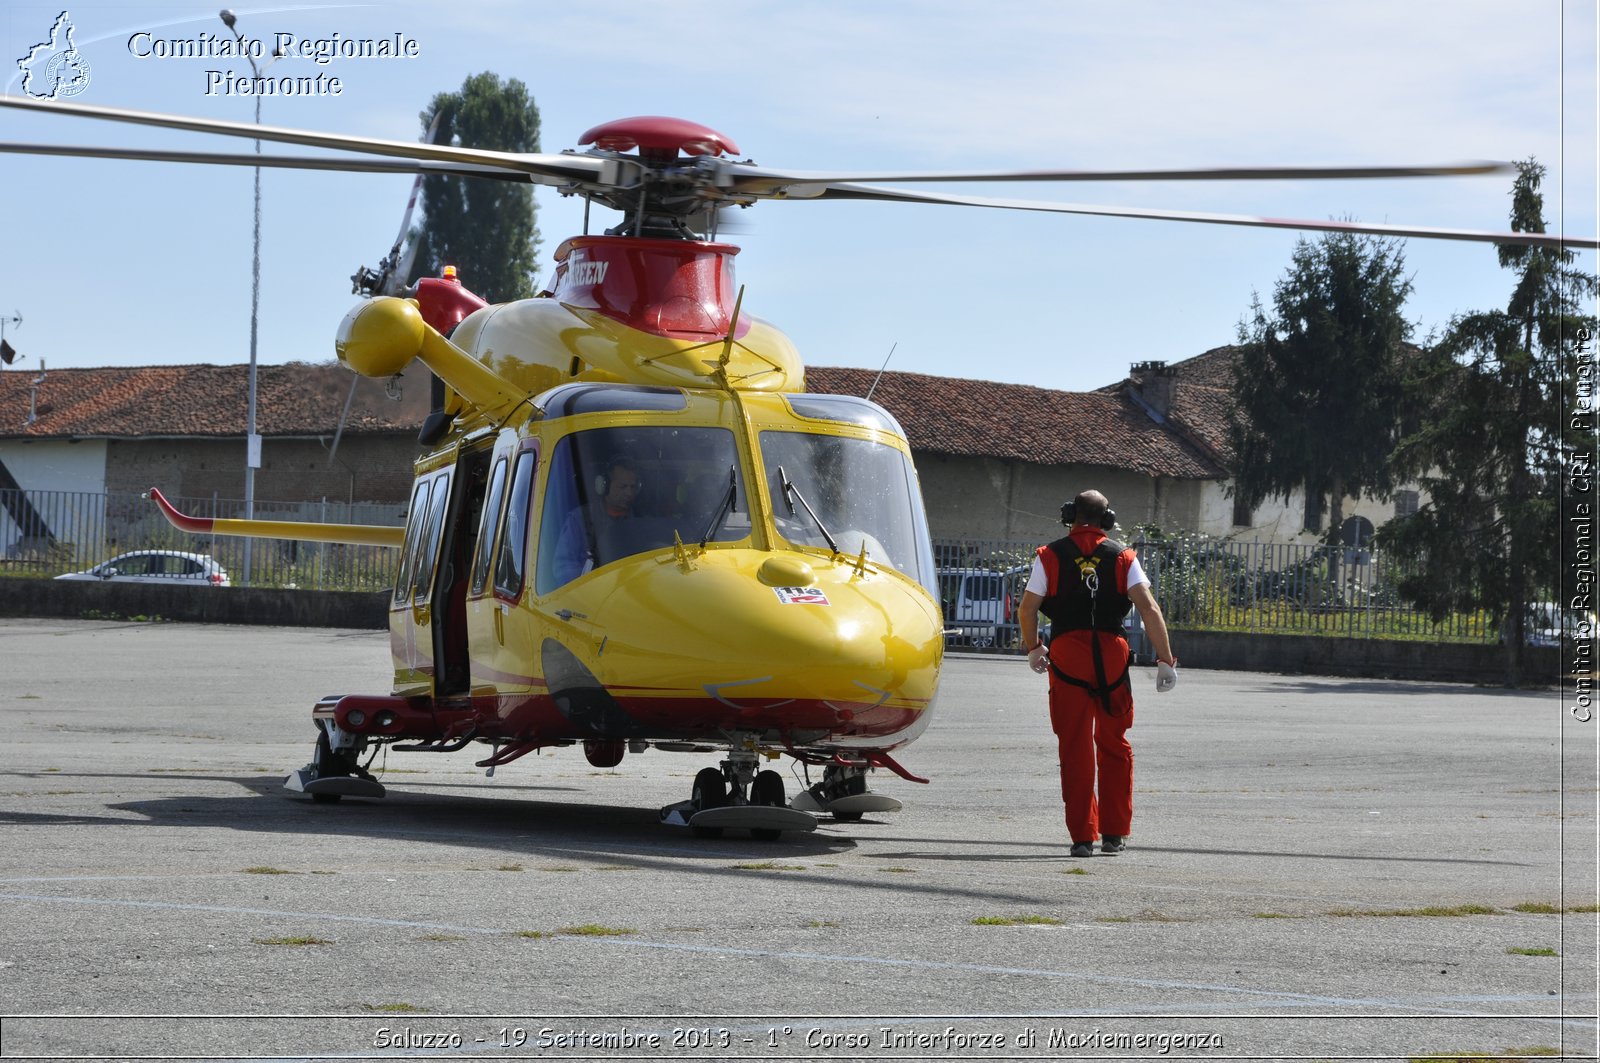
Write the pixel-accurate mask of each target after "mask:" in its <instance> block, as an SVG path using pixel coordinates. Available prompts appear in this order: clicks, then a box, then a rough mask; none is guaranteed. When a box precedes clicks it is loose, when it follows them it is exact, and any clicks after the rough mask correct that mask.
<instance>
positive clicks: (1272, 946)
mask: <svg viewBox="0 0 1600 1063" xmlns="http://www.w3.org/2000/svg"><path fill="white" fill-rule="evenodd" d="M388 669H389V653H388V642H387V636H386V635H385V634H384V633H379V632H364V631H341V630H331V629H280V628H254V627H229V626H210V625H190V624H161V623H133V622H128V623H119V622H106V621H73V620H0V676H3V677H4V683H3V694H0V706H3V713H4V716H3V719H4V722H5V741H4V743H3V744H0V1059H23V1058H50V1059H57V1058H66V1057H76V1058H117V1059H123V1058H133V1057H138V1056H152V1055H157V1056H159V1055H166V1056H187V1057H190V1058H206V1059H211V1058H216V1059H321V1058H333V1057H338V1058H369V1059H370V1058H411V1057H417V1058H427V1059H455V1058H462V1059H492V1058H698V1059H765V1058H780V1057H781V1058H817V1059H841V1058H848V1059H881V1058H911V1059H954V1058H962V1059H1014V1058H1015V1059H1021V1058H1034V1059H1037V1058H1047V1059H1067V1058H1087V1057H1100V1058H1109V1057H1116V1058H1169V1059H1170V1058H1230V1059H1241V1058H1282V1057H1299V1058H1311V1059H1386V1058H1401V1059H1404V1058H1409V1057H1412V1056H1420V1055H1426V1054H1450V1055H1480V1056H1482V1055H1494V1054H1504V1053H1507V1052H1508V1051H1511V1050H1518V1051H1521V1052H1531V1051H1546V1052H1547V1051H1550V1050H1555V1051H1560V1052H1564V1053H1565V1054H1567V1055H1574V1056H1582V1055H1588V1056H1593V1055H1595V1053H1596V1051H1597V1044H1596V1021H1595V1012H1596V1006H1597V998H1596V979H1597V967H1596V953H1597V934H1596V920H1597V916H1596V914H1595V913H1594V911H1593V909H1594V905H1595V902H1596V896H1595V883H1596V823H1597V818H1596V801H1597V792H1596V724H1594V723H1584V722H1579V721H1578V720H1577V719H1575V718H1574V717H1573V715H1572V714H1571V713H1570V712H1569V711H1568V709H1570V708H1571V705H1570V703H1569V704H1563V703H1562V700H1561V698H1560V696H1559V695H1558V694H1555V693H1552V692H1512V691H1505V690H1497V689H1480V688H1474V687H1471V686H1466V685H1453V684H1419V683H1403V682H1389V681H1381V680H1340V679H1326V678H1316V677H1295V676H1279V675H1267V674H1254V673H1238V672H1210V671H1202V670H1198V669H1188V670H1185V671H1184V672H1183V673H1182V676H1181V679H1180V682H1179V685H1178V687H1177V689H1176V690H1174V691H1172V692H1171V693H1169V694H1164V695H1157V694H1156V693H1155V691H1154V672H1153V670H1149V669H1135V675H1134V682H1135V693H1136V698H1137V708H1136V723H1135V725H1134V727H1133V729H1132V730H1131V731H1130V732H1129V736H1130V739H1131V740H1132V742H1133V745H1134V751H1135V787H1136V793H1135V815H1134V831H1133V835H1132V836H1131V838H1130V840H1129V848H1128V850H1127V852H1126V853H1125V854H1123V855H1121V856H1117V857H1104V856H1096V857H1094V858H1091V859H1087V860H1073V859H1070V858H1068V855H1067V847H1068V840H1067V838H1066V835H1065V831H1064V827H1063V823H1062V810H1061V801H1060V793H1059V786H1058V776H1057V768H1056V755H1055V745H1054V740H1053V737H1052V736H1051V734H1050V731H1049V722H1048V717H1047V714H1046V712H1045V694H1044V680H1043V678H1042V677H1039V676H1036V675H1034V674H1033V673H1032V672H1030V671H1028V669H1027V668H1026V666H1025V664H1024V663H1023V662H1022V661H1021V660H1020V659H1018V658H998V657H976V656H972V657H958V656H953V657H951V658H949V659H948V660H947V661H946V669H945V680H944V684H943V687H942V691H941V695H940V699H939V702H938V704H937V707H936V709H935V712H936V716H935V718H934V722H933V724H932V726H931V727H930V728H929V730H928V731H927V732H926V734H925V735H923V737H922V738H921V739H919V740H918V741H917V742H916V743H915V744H913V745H912V746H910V747H907V748H906V749H905V750H903V751H902V752H901V753H900V754H898V755H899V758H900V760H901V761H902V763H904V764H905V765H906V766H907V767H908V768H909V769H910V770H911V771H913V772H915V773H917V774H919V775H923V776H926V777H928V778H930V779H931V780H932V782H931V783H930V784H929V785H925V786H924V785H917V784H914V783H910V782H907V781H905V780H902V779H900V778H898V777H896V776H894V775H891V774H888V773H886V772H883V771H880V772H877V773H875V774H874V776H873V789H874V790H876V791H878V792H881V793H885V794H888V795H889V796H892V797H896V798H898V799H900V800H901V801H903V802H904V805H905V807H904V810H903V811H901V812H898V813H895V814H892V815H891V814H884V815H870V816H868V817H867V818H866V819H865V820H864V821H862V822H860V823H853V824H834V823H832V822H831V821H829V820H826V819H824V821H823V825H822V827H821V828H820V829H819V830H818V831H817V832H815V833H814V834H809V835H785V836H784V837H783V838H782V839H781V840H779V841H777V842H760V841H755V840H752V839H749V838H744V837H736V836H734V835H733V834H732V832H730V834H729V836H727V837H725V838H721V839H715V840H707V839H700V838H696V837H693V836H692V835H690V834H689V833H688V832H686V831H683V830H681V829H673V828H669V827H665V826H662V825H660V824H659V823H658V822H657V817H658V812H659V809H660V807H661V806H663V805H667V804H670V803H672V802H675V801H679V800H682V799H684V798H686V797H687V796H688V794H689V789H690V785H691V782H692V780H693V777H694V774H695V772H696V771H697V770H699V769H700V768H702V767H705V766H707V765H709V764H712V763H714V761H715V757H713V756H711V755H692V754H683V753H666V752H661V751H657V750H651V751H649V752H646V753H643V754H639V755H630V756H629V757H627V758H626V759H625V760H624V761H623V762H622V764H621V765H619V766H618V767H616V768H614V769H599V768H594V767H591V766H590V765H589V764H588V762H587V761H586V760H585V759H584V757H583V755H582V752H581V750H578V749H563V750H559V751H556V752H553V753H547V754H544V755H538V756H528V757H525V758H523V759H522V760H520V761H518V762H516V763H515V764H513V765H509V766H506V767H503V768H500V769H499V770H498V771H497V772H496V773H495V775H494V777H493V778H486V777H485V775H484V772H483V770H481V769H476V768H474V767H473V766H472V761H473V760H474V759H478V758H479V757H480V756H481V752H477V754H476V755H475V751H473V750H468V751H463V752H461V753H457V754H453V755H428V754H399V753H390V754H389V755H388V756H387V757H380V758H379V760H378V761H377V762H376V763H375V764H374V770H375V771H377V770H379V769H382V775H381V777H382V779H383V782H384V783H385V785H386V786H387V787H388V788H389V796H388V797H387V798H385V799H384V800H381V801H354V800H346V801H344V802H343V803H341V804H338V805H321V804H314V803H312V802H311V801H310V800H309V799H307V798H305V797H302V796H299V795H291V794H288V793H286V792H285V791H284V790H283V789H282V788H281V786H280V783H281V780H282V777H283V775H284V774H285V773H286V772H287V771H288V770H289V769H292V768H296V767H299V766H300V765H302V764H304V763H305V762H306V761H307V759H309V755H310V749H311V741H312V739H313V731H312V728H311V724H310V718H309V711H310V708H311V706H312V704H313V703H315V702H316V701H317V699H318V698H320V697H321V696H323V695H326V694H330V693H335V692H339V693H344V692H377V693H383V692H387V690H388V680H389V670H388ZM779 766H780V767H782V768H783V770H784V771H785V772H786V773H788V766H787V763H785V764H784V765H779ZM801 784H802V780H800V779H798V778H791V781H790V789H791V792H792V791H793V790H794V789H796V788H797V787H798V786H800V785H801ZM1584 907H1587V908H1588V909H1589V911H1578V910H1577V909H1580V908H1584Z"/></svg>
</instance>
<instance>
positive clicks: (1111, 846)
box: [1100, 834, 1128, 856]
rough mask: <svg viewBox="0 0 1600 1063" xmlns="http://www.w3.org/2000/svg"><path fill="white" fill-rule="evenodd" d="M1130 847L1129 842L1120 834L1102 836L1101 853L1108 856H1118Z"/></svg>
mask: <svg viewBox="0 0 1600 1063" xmlns="http://www.w3.org/2000/svg"><path fill="white" fill-rule="evenodd" d="M1127 847H1128V840H1127V839H1126V838H1124V837H1123V836H1122V835H1120V834H1102V835H1100V851H1101V852H1102V853H1104V854H1105V855H1106V856H1116V855H1117V854H1118V853H1120V852H1122V850H1124V849H1126V848H1127Z"/></svg>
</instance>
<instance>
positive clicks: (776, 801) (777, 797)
mask: <svg viewBox="0 0 1600 1063" xmlns="http://www.w3.org/2000/svg"><path fill="white" fill-rule="evenodd" d="M758 764H760V756H759V754H757V753H756V752H755V751H754V750H752V749H735V750H733V751H731V752H730V753H729V754H728V759H727V760H725V761H723V762H722V767H721V768H720V769H719V768H704V769H702V770H701V771H700V774H698V775H696V776H695V777H694V790H693V791H692V793H691V795H690V797H689V800H687V801H680V802H678V803H677V804H675V805H668V806H667V807H666V808H663V809H662V810H661V822H663V823H668V824H671V825H673V826H678V827H689V828H691V829H692V830H693V831H694V832H695V834H697V835H698V836H700V837H702V838H718V837H721V836H722V832H723V830H724V829H726V828H728V827H733V828H736V829H742V830H748V831H749V832H750V836H751V837H753V838H759V839H761V840H763V841H775V840H777V838H778V836H779V835H781V834H782V833H783V832H784V831H786V830H792V831H812V830H816V829H817V818H816V817H815V816H813V815H811V814H810V813H809V812H802V811H799V810H797V809H793V808H789V807H787V803H786V801H785V798H784V792H783V776H782V775H779V774H778V773H777V772H775V771H771V770H767V771H757V770H756V767H757V765H758Z"/></svg>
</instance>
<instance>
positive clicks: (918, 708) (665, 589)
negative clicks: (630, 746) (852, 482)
mask: <svg viewBox="0 0 1600 1063" xmlns="http://www.w3.org/2000/svg"><path fill="white" fill-rule="evenodd" d="M630 567H631V566H630ZM617 576H618V577H619V578H618V579H617V581H616V586H615V587H614V588H613V589H612V590H611V593H610V594H609V595H608V596H607V597H606V600H605V602H604V605H603V607H602V608H601V610H600V612H599V614H598V615H597V616H596V617H595V619H596V620H597V621H599V624H598V627H599V628H600V629H601V630H600V633H601V635H602V637H603V639H604V649H603V651H602V652H601V654H600V656H599V659H598V662H597V663H598V665H599V675H600V677H601V679H602V680H603V681H604V682H605V684H606V686H607V687H608V688H610V689H612V690H613V691H615V692H619V693H622V692H628V693H631V694H633V695H634V696H633V697H631V698H629V697H627V696H626V694H624V696H623V697H622V698H620V699H619V700H624V701H625V702H626V703H627V708H628V711H629V714H630V715H632V716H633V717H634V718H635V719H636V720H638V721H639V722H640V723H643V724H646V725H647V726H648V725H649V723H650V722H652V721H651V717H652V716H654V717H656V719H655V720H654V722H656V723H658V724H663V725H664V724H667V723H669V722H672V720H673V719H674V717H673V713H677V714H678V715H677V716H676V717H675V719H676V720H678V721H679V722H681V721H682V719H683V716H682V713H683V712H684V711H685V710H686V709H687V707H688V706H689V705H694V706H696V707H697V708H696V709H695V710H694V711H693V713H692V714H694V715H695V716H696V724H697V725H698V726H714V727H721V728H733V729H746V728H753V729H758V730H765V729H770V728H772V727H779V728H789V729H798V730H807V731H809V730H822V731H827V732H831V733H834V734H846V733H847V734H855V735H862V736H867V735H886V734H890V733H893V732H894V731H897V730H900V729H903V728H904V727H907V726H910V725H911V723H912V722H914V721H915V720H916V719H917V718H918V717H919V716H920V715H921V713H922V712H923V711H924V710H925V709H926V708H927V706H928V704H929V701H930V699H931V698H932V696H933V692H934V687H935V685H936V683H937V679H938V671H939V665H940V662H941V660H942V656H943V649H944V643H943V624H942V618H941V616H940V613H939V608H938V605H937V604H936V603H934V602H933V601H932V599H931V598H930V597H929V596H928V594H927V593H926V591H924V590H923V589H922V588H921V587H920V586H919V585H917V584H915V583H913V582H911V581H910V580H907V579H905V578H904V577H902V576H900V575H898V574H896V573H892V572H888V571H878V570H874V569H870V568H867V569H863V570H861V571H857V567H856V566H855V565H854V564H852V563H851V562H850V561H848V560H847V559H840V560H837V561H830V560H828V559H825V558H812V557H809V556H807V555H799V554H768V553H758V552H755V551H734V550H720V551H712V552H709V553H707V554H704V555H701V556H699V557H696V558H693V559H691V560H689V561H687V562H677V561H672V560H670V559H667V560H658V561H651V562H647V563H645V564H644V565H642V566H640V567H639V568H637V569H635V570H634V571H632V572H629V573H626V574H624V573H620V572H619V573H617ZM652 703H654V704H652Z"/></svg>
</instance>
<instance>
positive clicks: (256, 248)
mask: <svg viewBox="0 0 1600 1063" xmlns="http://www.w3.org/2000/svg"><path fill="white" fill-rule="evenodd" d="M219 17H221V19H222V24H223V25H224V26H227V27H228V29H229V30H231V31H232V32H233V35H234V37H235V38H237V39H238V41H239V43H240V44H244V43H245V41H244V34H242V33H240V32H239V30H238V29H237V28H236V27H235V25H234V24H235V23H236V22H237V21H238V20H237V19H236V18H235V17H234V14H233V12H232V11H230V10H228V9H226V8H224V9H223V10H222V11H221V13H220V16H219ZM240 51H241V52H243V54H244V57H245V61H246V62H248V63H249V64H250V72H251V73H252V74H253V75H255V77H256V79H257V80H259V79H260V77H261V74H262V71H264V70H266V69H267V68H268V67H270V66H271V65H272V64H273V63H276V62H277V61H278V60H279V59H282V58H283V52H282V51H280V50H278V49H274V50H273V52H272V58H271V59H268V60H267V61H266V63H265V64H263V65H262V66H260V67H257V66H256V60H255V56H254V55H253V54H251V52H250V49H249V48H248V47H244V48H241V49H240ZM254 95H255V98H256V125H258V126H259V125H260V124H261V93H260V92H256V93H255V94H254ZM255 145H256V154H257V155H260V154H261V141H259V140H257V141H256V142H255ZM255 173H256V196H255V234H254V240H253V244H252V247H253V250H252V252H251V256H250V376H249V381H250V383H249V391H250V398H249V412H248V413H247V414H246V420H245V461H244V515H245V519H246V520H253V519H255V515H256V469H258V468H260V467H261V437H260V436H259V435H257V434H256V336H257V330H258V322H259V319H260V310H261V167H259V166H257V167H256V168H255ZM251 542H252V540H251V539H249V538H246V539H245V541H244V580H243V583H244V586H247V587H248V586H249V585H250V581H251V575H252V570H251V551H250V545H251Z"/></svg>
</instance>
